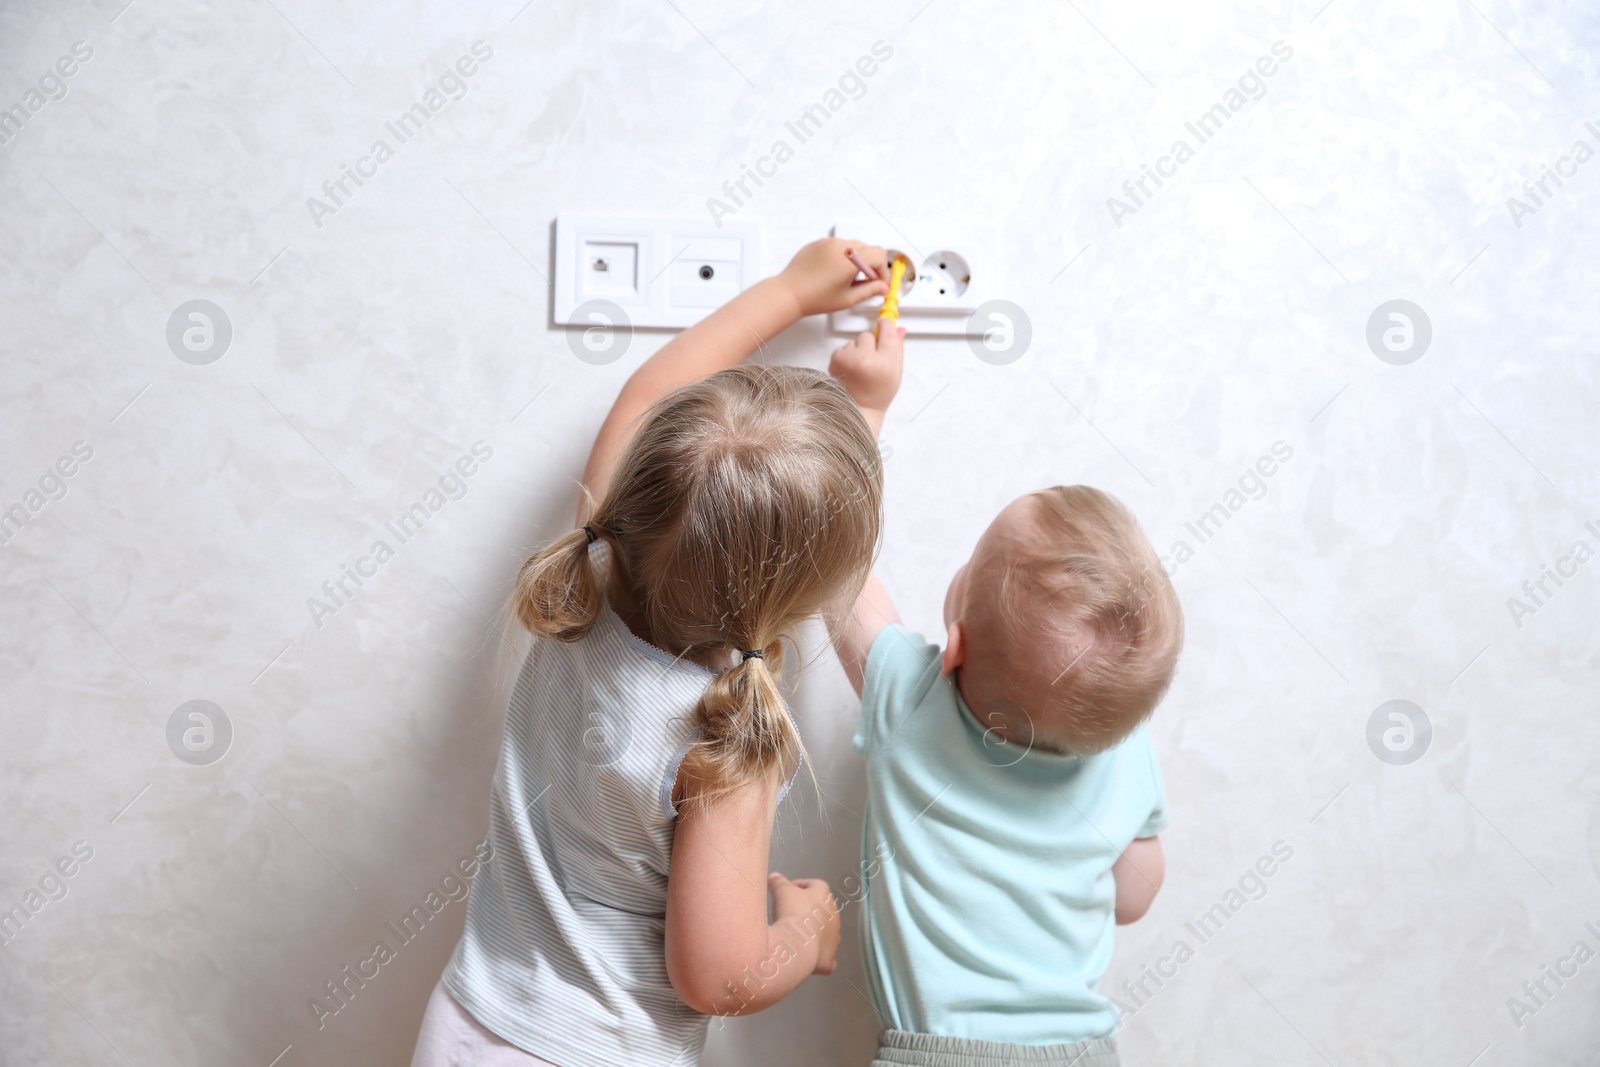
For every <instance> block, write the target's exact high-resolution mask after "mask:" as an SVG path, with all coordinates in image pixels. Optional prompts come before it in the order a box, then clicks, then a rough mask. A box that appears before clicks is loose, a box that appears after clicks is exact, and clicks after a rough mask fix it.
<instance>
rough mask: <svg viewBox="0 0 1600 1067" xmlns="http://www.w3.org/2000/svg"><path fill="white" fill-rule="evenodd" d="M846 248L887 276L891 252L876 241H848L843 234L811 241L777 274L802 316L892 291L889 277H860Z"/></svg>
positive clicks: (880, 273)
mask: <svg viewBox="0 0 1600 1067" xmlns="http://www.w3.org/2000/svg"><path fill="white" fill-rule="evenodd" d="M846 249H851V250H854V252H855V254H856V255H858V256H860V257H861V259H862V260H863V261H865V262H866V263H867V265H868V266H870V267H872V268H873V269H874V270H876V271H877V272H878V273H879V275H881V276H885V277H886V276H887V274H888V270H887V262H888V254H887V253H886V252H884V250H883V249H881V248H879V247H878V246H876V245H869V244H862V243H861V242H860V241H846V240H844V239H843V238H840V237H824V238H822V239H821V240H820V241H812V242H811V243H810V244H808V245H806V246H805V247H804V248H802V249H801V250H800V251H798V252H796V253H795V255H794V258H793V259H791V260H790V261H789V265H788V266H787V267H785V268H783V272H782V273H780V274H779V275H778V280H779V281H780V282H782V283H783V285H784V288H785V289H787V290H788V291H789V294H790V295H791V296H793V297H794V302H795V306H796V307H798V308H799V309H800V314H801V315H802V316H805V315H821V314H823V313H825V312H829V311H843V310H844V309H845V308H849V307H855V306H856V305H857V304H859V303H861V301H863V300H868V299H870V298H872V297H874V296H882V295H884V294H885V293H887V292H888V291H889V283H888V282H887V281H871V280H868V279H865V278H863V279H862V280H860V281H857V280H856V274H857V273H859V272H858V271H857V270H856V265H855V264H854V263H852V262H850V257H849V256H847V255H846V254H845V250H846Z"/></svg>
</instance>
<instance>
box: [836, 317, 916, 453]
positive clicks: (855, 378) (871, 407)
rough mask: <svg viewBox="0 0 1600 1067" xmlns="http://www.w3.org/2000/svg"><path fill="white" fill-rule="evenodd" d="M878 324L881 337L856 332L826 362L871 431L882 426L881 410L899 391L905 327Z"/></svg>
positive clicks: (886, 408)
mask: <svg viewBox="0 0 1600 1067" xmlns="http://www.w3.org/2000/svg"><path fill="white" fill-rule="evenodd" d="M879 325H880V328H881V332H882V335H883V336H882V337H876V336H874V335H873V334H871V333H863V334H859V335H857V337H856V339H855V340H854V341H851V342H850V343H849V344H847V345H844V346H842V347H841V348H840V349H839V350H838V351H836V352H835V353H834V354H833V358H832V359H831V360H829V361H828V373H829V374H831V375H833V376H834V377H835V378H837V379H839V384H840V385H842V386H844V389H845V392H847V393H849V394H850V398H851V399H852V400H854V401H855V402H856V406H857V407H859V408H860V409H861V414H862V415H864V416H865V417H866V419H867V423H868V424H869V425H870V426H871V427H872V430H873V432H874V433H877V432H878V431H880V430H882V429H883V413H884V412H885V411H888V410H889V402H890V401H891V400H893V399H894V396H895V394H896V393H898V392H899V391H900V374H901V370H902V368H903V367H904V364H905V336H906V330H905V327H904V326H891V325H889V324H887V323H880V324H879Z"/></svg>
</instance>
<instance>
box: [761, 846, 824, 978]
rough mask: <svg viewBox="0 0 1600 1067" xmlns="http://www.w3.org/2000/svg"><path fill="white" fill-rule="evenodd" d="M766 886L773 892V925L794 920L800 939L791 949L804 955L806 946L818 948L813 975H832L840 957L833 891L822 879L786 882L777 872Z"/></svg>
mask: <svg viewBox="0 0 1600 1067" xmlns="http://www.w3.org/2000/svg"><path fill="white" fill-rule="evenodd" d="M767 885H768V886H769V887H770V888H771V890H772V918H773V922H774V924H777V923H781V922H783V921H784V920H786V919H789V920H793V928H794V930H795V932H796V933H797V934H798V935H799V936H800V937H801V938H802V939H803V941H802V944H800V945H796V946H794V948H795V949H796V951H798V952H802V953H803V952H804V951H806V949H807V948H808V947H809V944H808V943H809V942H811V941H813V940H814V941H815V942H816V946H817V965H816V967H815V968H814V969H813V970H812V972H811V973H812V974H832V973H833V969H834V968H835V967H836V966H838V956H839V937H840V922H839V904H838V902H837V901H835V900H834V899H833V891H832V890H830V889H829V888H828V883H827V882H824V881H823V880H822V879H821V878H796V879H795V880H794V881H792V882H791V881H789V879H787V878H785V877H784V876H783V875H781V874H779V873H778V872H777V871H773V872H772V873H771V874H769V875H767Z"/></svg>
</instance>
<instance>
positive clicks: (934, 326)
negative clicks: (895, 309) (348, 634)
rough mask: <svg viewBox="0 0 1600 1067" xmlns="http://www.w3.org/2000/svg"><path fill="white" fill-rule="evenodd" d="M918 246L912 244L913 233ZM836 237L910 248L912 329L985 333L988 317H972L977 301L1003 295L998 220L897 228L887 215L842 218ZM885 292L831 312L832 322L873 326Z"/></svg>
mask: <svg viewBox="0 0 1600 1067" xmlns="http://www.w3.org/2000/svg"><path fill="white" fill-rule="evenodd" d="M902 232H903V233H905V234H907V235H909V236H910V237H911V238H915V240H916V242H917V247H916V248H909V247H907V245H909V244H910V240H909V238H908V237H903V236H901V233H902ZM833 233H834V236H835V237H849V238H852V239H855V240H861V241H865V242H867V243H868V244H874V245H881V246H882V247H884V248H886V249H888V250H889V252H890V262H891V263H892V262H894V258H893V254H894V253H896V252H901V253H904V254H905V257H906V259H907V260H909V261H910V263H911V270H909V271H907V272H906V279H907V281H906V283H905V284H903V285H902V286H901V288H900V325H902V326H904V327H905V328H906V333H908V334H935V335H939V334H942V335H945V336H954V337H962V336H967V335H969V334H970V335H971V336H982V335H983V332H984V330H985V329H987V328H988V327H989V325H991V324H989V323H977V324H973V323H971V321H970V320H971V319H972V313H973V312H974V311H976V310H977V309H978V305H980V304H982V303H984V302H986V301H989V300H995V299H998V298H999V297H1001V296H1002V295H1004V292H1005V288H1004V287H1005V279H1004V277H1003V273H1002V269H1001V263H1000V254H999V251H998V248H999V244H1000V235H999V231H998V230H997V229H996V228H995V227H993V226H973V225H962V226H948V225H944V224H942V223H935V224H932V225H928V226H907V227H905V228H904V230H903V231H896V230H895V229H894V228H893V227H891V226H888V225H887V224H885V223H884V222H883V220H881V219H879V220H876V221H874V220H870V219H855V220H844V221H841V222H838V223H836V224H835V225H834V227H833ZM882 307H883V298H882V297H873V298H872V299H871V300H868V301H864V302H862V303H860V304H857V305H856V306H855V307H853V308H850V309H849V310H846V311H836V312H834V313H833V315H832V326H833V328H834V329H835V330H837V331H839V332H840V333H860V332H861V331H862V330H870V329H872V326H873V323H874V322H876V321H877V318H878V311H879V309H880V308H882Z"/></svg>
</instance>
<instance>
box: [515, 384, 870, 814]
mask: <svg viewBox="0 0 1600 1067" xmlns="http://www.w3.org/2000/svg"><path fill="white" fill-rule="evenodd" d="M882 499H883V473H882V468H881V464H880V461H879V453H878V447H877V442H876V441H875V440H874V439H873V435H872V432H871V430H869V429H868V427H867V424H866V421H865V420H864V419H863V418H862V417H861V413H860V411H859V410H858V409H857V408H856V405H855V403H854V402H853V401H852V400H851V399H850V397H849V396H848V395H847V394H846V393H845V391H844V390H843V389H842V388H840V386H839V384H838V383H837V382H835V381H834V380H833V379H832V378H830V377H828V376H827V375H824V374H820V373H818V372H816V371H813V370H807V369H804V368H800V367H787V366H756V365H749V364H746V365H742V366H738V367H734V368H732V369H730V370H725V371H721V372H719V373H717V374H713V375H710V376H709V377H706V378H702V379H700V380H699V381H696V382H693V383H691V384H689V385H686V386H684V387H683V388H681V389H679V390H677V391H676V392H674V393H672V394H670V395H668V396H667V397H665V398H664V399H662V400H661V401H660V402H658V403H657V404H656V405H655V406H654V407H653V408H652V409H651V410H650V411H649V413H648V414H646V415H645V416H644V418H643V421H642V424H641V425H640V428H639V430H638V432H637V433H636V434H635V436H634V438H633V440H632V442H630V444H629V445H628V447H627V450H626V451H625V452H624V453H623V455H622V457H621V459H620V460H619V461H618V463H617V468H616V471H615V473H614V474H613V475H612V479H611V483H610V487H609V488H608V490H607V491H606V494H605V497H604V499H602V500H600V501H599V502H598V503H596V504H594V505H593V507H592V511H591V514H590V518H589V523H588V525H589V528H590V529H592V530H593V531H594V534H595V537H596V538H597V539H599V540H603V541H605V542H606V546H607V548H608V549H609V552H608V556H609V566H610V567H612V568H615V571H616V574H615V577H616V578H617V579H619V580H620V581H621V582H622V583H623V584H624V586H625V587H626V588H627V589H628V590H629V591H630V592H631V593H632V595H633V597H634V600H635V602H636V603H637V604H638V606H639V608H640V610H641V611H642V613H643V615H644V617H645V620H646V622H647V625H648V627H649V631H650V633H649V637H650V640H651V641H652V642H653V643H654V644H656V645H657V646H658V647H660V648H662V649H663V650H665V651H667V652H670V653H672V654H673V655H675V656H695V655H697V654H700V653H705V652H713V651H716V650H736V651H743V650H751V651H756V652H759V653H760V654H761V655H760V657H755V656H751V657H746V658H745V659H743V660H742V661H740V662H739V663H737V664H735V665H732V666H730V667H729V668H727V669H726V670H723V671H722V672H720V673H719V674H718V675H717V676H716V678H715V679H714V680H713V681H712V682H711V683H710V685H709V686H708V687H707V689H706V692H705V695H704V697H702V698H701V700H700V704H699V706H698V707H697V708H696V709H695V712H694V722H695V725H696V726H697V727H698V733H697V738H696V741H695V744H694V747H692V748H691V749H690V751H689V753H688V755H686V756H685V757H684V761H683V768H684V770H685V772H686V773H687V774H688V775H689V776H690V777H691V778H692V779H694V780H695V782H696V784H697V786H698V790H697V791H698V793H699V794H700V795H701V796H705V797H709V796H715V795H717V794H721V793H726V792H729V791H731V790H733V789H737V788H739V787H740V786H743V785H746V784H748V783H750V782H753V781H755V780H757V779H759V778H761V777H763V776H765V775H766V774H767V773H769V772H770V771H772V770H773V769H775V768H777V769H779V770H781V771H782V773H784V774H788V773H789V772H791V771H792V770H793V768H794V767H796V766H797V765H798V762H799V760H800V759H801V758H802V756H803V749H802V746H801V742H800V735H799V733H798V732H797V731H796V729H795V726H794V722H793V720H792V719H790V717H789V713H788V709H787V707H786V706H785V703H784V700H783V696H782V694H781V693H780V692H779V690H778V686H777V677H778V674H779V672H780V671H781V670H782V667H783V651H784V648H783V646H784V643H785V638H787V637H789V635H790V634H791V632H792V630H793V629H794V628H795V627H796V626H797V625H798V624H799V623H800V622H801V621H803V620H804V619H806V618H808V617H810V616H812V615H815V614H817V613H818V612H819V611H821V610H822V609H823V608H825V607H826V606H828V605H829V604H830V603H832V602H834V601H836V600H840V599H842V598H847V597H848V598H853V597H854V596H855V594H856V592H857V591H858V590H859V589H860V587H861V585H862V583H863V582H864V581H865V580H866V576H867V573H868V571H869V569H870V568H871V565H872V557H873V553H874V551H875V550H876V547H877V542H878V536H879V532H880V528H881V519H880V512H881V506H882ZM605 595H606V594H605V574H604V572H603V571H600V570H599V569H597V568H596V566H595V565H594V563H593V562H591V559H590V554H589V537H588V535H587V533H586V532H585V531H584V530H583V529H581V528H580V529H577V530H574V531H572V532H571V533H569V534H567V535H565V536H564V537H561V538H559V539H558V540H556V541H554V542H553V543H551V544H550V545H548V546H547V547H546V548H544V549H543V550H542V551H540V552H538V553H536V554H535V555H534V556H533V557H532V558H531V559H529V560H528V561H527V563H525V564H524V565H523V567H522V570H521V572H520V573H519V574H518V575H517V583H516V590H515V593H514V594H513V598H514V607H515V610H516V612H517V615H518V617H519V618H520V619H521V620H522V622H523V624H524V625H525V626H527V628H528V629H529V630H531V631H532V632H533V633H535V634H539V635H542V636H545V637H551V638H554V639H556V640H558V641H576V640H578V639H579V638H581V637H582V636H583V635H584V634H586V633H588V632H589V629H590V627H591V626H593V625H594V621H595V618H596V617H597V615H598V614H599V612H600V610H601V608H602V605H603V604H604V602H605Z"/></svg>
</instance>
